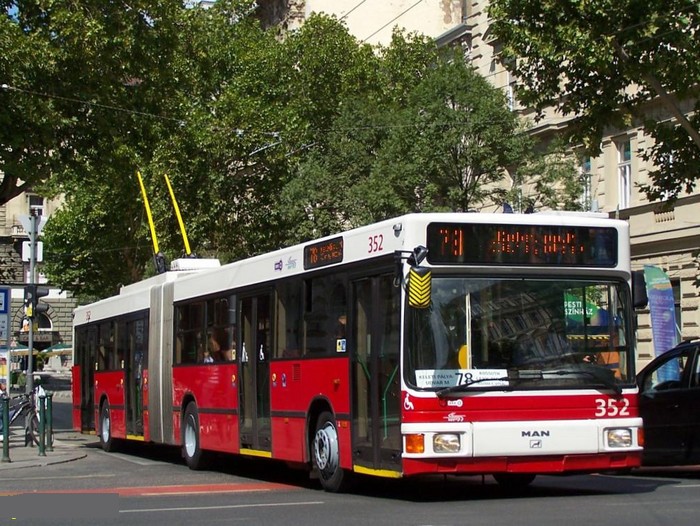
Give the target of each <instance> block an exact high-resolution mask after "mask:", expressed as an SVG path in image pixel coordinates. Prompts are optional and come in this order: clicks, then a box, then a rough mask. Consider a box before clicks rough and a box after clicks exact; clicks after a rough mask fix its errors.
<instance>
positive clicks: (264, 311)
mask: <svg viewBox="0 0 700 526" xmlns="http://www.w3.org/2000/svg"><path fill="white" fill-rule="evenodd" d="M271 305H272V302H271V300H270V294H269V293H268V294H261V295H258V296H251V297H247V298H246V297H243V298H241V299H240V304H239V312H240V313H241V321H240V324H239V326H240V329H241V330H240V332H241V341H240V347H239V348H240V352H238V353H237V354H238V360H239V377H240V378H239V386H240V387H239V395H240V401H239V421H240V439H241V444H240V447H241V452H242V453H245V452H246V451H245V450H252V451H265V452H269V451H272V443H271V432H270V382H269V377H270V362H269V359H270V353H271V351H272V342H271V341H270V339H271V337H272V331H271V325H270V324H271V320H272V316H271V312H270V309H271Z"/></svg>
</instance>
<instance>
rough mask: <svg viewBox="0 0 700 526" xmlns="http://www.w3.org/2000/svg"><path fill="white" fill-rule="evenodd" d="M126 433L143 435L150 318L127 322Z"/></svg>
mask: <svg viewBox="0 0 700 526" xmlns="http://www.w3.org/2000/svg"><path fill="white" fill-rule="evenodd" d="M125 336H126V356H125V357H124V369H125V371H124V372H125V376H126V378H125V381H126V386H127V388H126V393H125V394H126V433H127V435H134V436H143V370H144V368H145V367H146V364H147V363H148V318H147V317H146V318H139V319H137V320H134V321H130V322H128V323H127V324H126V335H125Z"/></svg>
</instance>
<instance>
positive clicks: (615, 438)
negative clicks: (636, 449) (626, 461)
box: [605, 427, 632, 448]
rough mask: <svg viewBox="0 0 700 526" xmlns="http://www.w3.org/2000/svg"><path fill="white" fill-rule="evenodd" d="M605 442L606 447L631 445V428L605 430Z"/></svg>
mask: <svg viewBox="0 0 700 526" xmlns="http://www.w3.org/2000/svg"><path fill="white" fill-rule="evenodd" d="M605 443H606V444H607V446H608V447H611V448H612V447H615V448H618V447H632V430H631V429H630V428H628V427H620V428H609V429H606V430H605Z"/></svg>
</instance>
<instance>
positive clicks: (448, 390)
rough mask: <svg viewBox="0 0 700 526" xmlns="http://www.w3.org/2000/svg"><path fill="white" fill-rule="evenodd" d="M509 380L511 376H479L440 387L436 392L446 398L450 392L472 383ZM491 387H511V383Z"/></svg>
mask: <svg viewBox="0 0 700 526" xmlns="http://www.w3.org/2000/svg"><path fill="white" fill-rule="evenodd" d="M508 380H510V378H508V377H507V376H503V377H501V378H478V379H476V380H467V381H466V382H464V383H463V384H457V385H451V386H449V387H445V388H444V389H440V390H439V391H438V392H437V393H436V394H437V396H438V398H444V397H445V395H448V394H450V393H456V392H458V391H461V390H463V389H464V388H466V387H469V386H470V385H474V384H478V383H481V382H507V381H508ZM490 387H497V388H498V389H504V388H505V389H510V386H509V385H494V386H490ZM505 389H504V390H505Z"/></svg>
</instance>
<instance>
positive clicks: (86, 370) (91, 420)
mask: <svg viewBox="0 0 700 526" xmlns="http://www.w3.org/2000/svg"><path fill="white" fill-rule="evenodd" d="M76 354H77V362H78V365H79V366H80V391H81V395H82V396H81V397H80V400H79V402H80V429H81V430H82V431H87V430H94V429H95V362H96V361H97V327H96V326H91V327H87V328H81V329H80V338H79V343H78V346H77V348H76ZM73 403H74V404H75V401H74V402H73Z"/></svg>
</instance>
